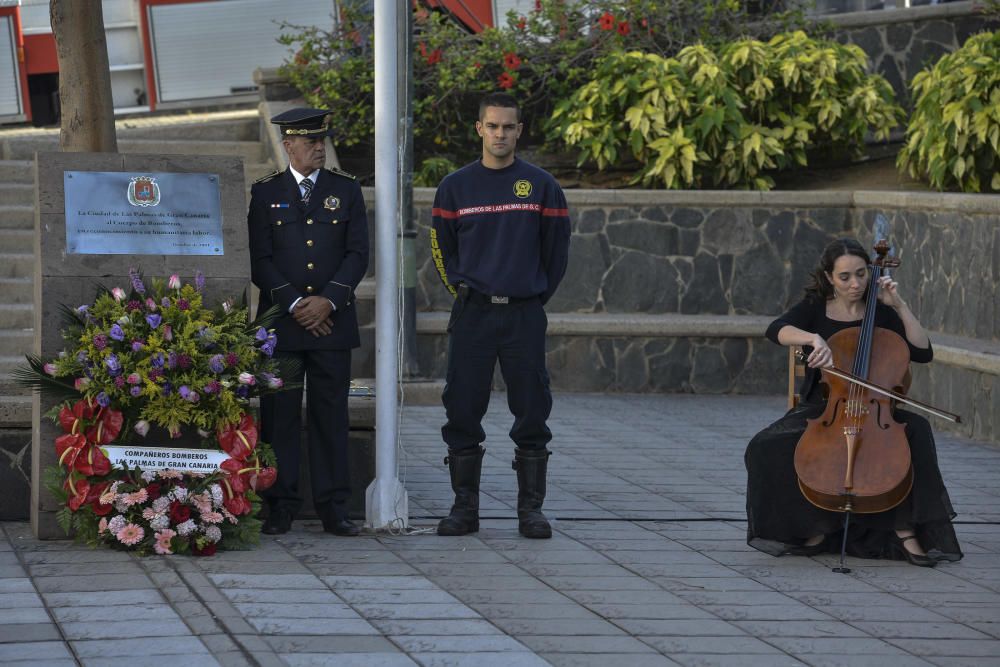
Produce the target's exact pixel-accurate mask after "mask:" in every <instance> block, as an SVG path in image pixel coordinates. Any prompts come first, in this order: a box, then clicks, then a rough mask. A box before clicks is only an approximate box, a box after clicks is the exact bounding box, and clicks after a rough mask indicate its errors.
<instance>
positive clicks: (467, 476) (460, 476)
mask: <svg viewBox="0 0 1000 667" xmlns="http://www.w3.org/2000/svg"><path fill="white" fill-rule="evenodd" d="M484 454H486V448H485V447H483V446H481V445H478V446H476V447H472V448H469V449H449V450H448V456H446V457H444V462H445V464H447V466H448V471H449V472H450V473H451V488H452V490H453V491H454V492H455V504H454V505H452V506H451V513H450V514H448V516H446V517H445V518H443V519H441V521H440V523H438V529H437V534H438V535H468V534H469V533H475V532H477V531H478V530H479V473H480V472H481V471H482V469H483V455H484Z"/></svg>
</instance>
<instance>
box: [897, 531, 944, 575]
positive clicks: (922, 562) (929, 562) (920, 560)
mask: <svg viewBox="0 0 1000 667" xmlns="http://www.w3.org/2000/svg"><path fill="white" fill-rule="evenodd" d="M916 539H917V536H916V535H907V536H906V537H900V536H899V535H896V534H895V533H893V541H892V542H890V546H891V547H892V551H893V553H894V554H895V555H897V556H902V557H903V558H905V559H906V561H907V562H908V563H909V564H910V565H916V566H917V567H934V566H935V565H937V564H938V561H937V559H936V558H931V557H930V556H921V555H920V554H915V553H913V552H912V551H910V550H909V549H907V548H906V545H905V544H904V542H906V541H907V540H916ZM917 544H919V542H917Z"/></svg>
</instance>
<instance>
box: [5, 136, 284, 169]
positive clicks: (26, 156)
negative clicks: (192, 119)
mask: <svg viewBox="0 0 1000 667" xmlns="http://www.w3.org/2000/svg"><path fill="white" fill-rule="evenodd" d="M58 150H59V141H58V139H56V138H54V137H49V136H25V137H12V138H9V139H6V140H4V142H3V157H4V158H5V159H8V160H31V159H34V157H35V153H36V152H46V151H58ZM118 152H119V153H145V154H152V155H202V156H203V155H236V156H238V157H242V158H243V160H244V161H246V162H252V163H259V162H262V161H264V160H265V159H266V158H267V156H266V154H265V152H264V146H263V144H261V143H260V142H259V141H197V140H190V139H138V138H136V139H122V140H121V141H119V142H118Z"/></svg>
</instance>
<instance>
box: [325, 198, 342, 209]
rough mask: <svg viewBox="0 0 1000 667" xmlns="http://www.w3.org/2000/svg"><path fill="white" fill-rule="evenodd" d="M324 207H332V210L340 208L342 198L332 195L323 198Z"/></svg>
mask: <svg viewBox="0 0 1000 667" xmlns="http://www.w3.org/2000/svg"><path fill="white" fill-rule="evenodd" d="M323 208H327V209H330V210H331V211H333V210H335V209H338V208H340V200H339V199H337V198H336V197H334V196H333V195H330V196H329V197H327V198H326V199H324V200H323Z"/></svg>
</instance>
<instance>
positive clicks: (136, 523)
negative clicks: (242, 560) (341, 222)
mask: <svg viewBox="0 0 1000 667" xmlns="http://www.w3.org/2000/svg"><path fill="white" fill-rule="evenodd" d="M129 283H130V288H131V289H130V291H129V293H126V292H125V290H123V289H122V288H120V287H114V288H113V289H110V290H109V289H107V288H103V287H102V288H100V289H99V291H98V295H97V297H96V298H95V299H94V302H93V304H90V305H82V306H79V307H78V308H76V309H70V308H67V307H64V308H63V310H64V319H65V323H64V326H63V329H62V337H63V340H64V342H65V344H66V349H64V350H63V351H62V352H60V353H59V355H58V357H57V358H55V359H53V360H51V361H49V362H43V361H42V360H41V359H38V358H33V357H29V358H28V366H29V367H28V368H22V369H19V371H18V373H17V376H18V379H19V380H20V381H21V382H22V383H23V384H25V385H27V386H30V387H32V388H34V389H37V390H39V391H42V392H44V393H46V394H47V395H49V396H52V397H53V398H55V399H56V400H57V401H59V404H58V405H56V407H55V408H53V409H52V410H51V411H50V412H49V413H48V414H47V416H49V417H51V418H53V420H54V421H56V422H57V423H58V424H59V425H60V426H61V427H62V430H63V431H64V433H63V434H62V435H60V436H59V437H57V438H56V441H55V446H56V453H57V454H58V456H59V461H58V464H57V465H56V466H53V467H50V468H49V469H47V470H46V471H45V480H44V481H45V485H46V487H47V488H48V489H49V490H50V491H51V492H52V493H53V494H54V495H55V496H56V498H57V499H58V500H59V501H60V502H61V504H62V505H63V508H62V509H61V510H60V511H59V512H58V513H57V520H58V522H59V525H60V526H61V527H62V528H63V530H65V531H66V533H67V534H70V533H75V535H76V538H77V539H78V540H80V541H83V542H86V543H88V544H90V545H91V546H98V545H100V544H105V545H108V546H110V547H113V548H118V549H126V550H132V551H136V552H138V553H140V554H147V553H150V552H155V553H158V554H171V553H192V554H195V555H201V556H208V555H212V554H214V553H215V551H216V549H218V548H224V549H225V548H229V549H240V548H247V547H249V546H251V545H253V544H256V543H257V542H258V541H259V538H260V521H259V520H258V519H257V512H258V510H259V509H260V497H259V496H258V495H257V494H258V492H259V491H262V490H264V489H266V488H268V487H269V486H271V484H273V483H274V480H275V478H276V475H277V471H276V469H275V467H274V454H273V452H272V451H271V449H270V446H269V445H267V444H266V443H264V442H261V441H260V440H259V438H258V429H257V424H256V422H255V419H254V415H253V411H252V409H251V407H250V399H251V398H254V397H256V396H261V395H263V394H266V393H269V392H273V391H279V390H281V389H282V388H283V386H284V383H283V381H282V380H281V377H280V376H281V375H282V373H281V372H280V370H279V368H278V363H277V361H276V360H275V359H273V357H272V355H273V353H274V349H275V345H276V344H277V338H276V337H275V335H274V333H273V331H269V330H268V329H267V328H266V326H267V325H268V324H269V323H270V322H271V321H273V319H274V317H275V316H276V314H277V311H276V310H275V309H271V310H270V311H268V312H267V313H263V314H261V315H260V316H258V318H257V320H256V321H254V322H252V323H250V322H248V310H247V308H246V303H245V302H246V299H245V295H244V303H243V305H242V306H241V307H234V305H233V302H232V301H231V300H226V301H224V302H223V303H222V304H221V306H220V307H219V308H217V309H214V310H212V309H208V308H206V307H205V306H204V305H203V302H202V290H203V288H204V284H205V279H204V276H203V275H202V274H201V272H200V271H199V272H198V273H197V274H196V275H195V280H194V285H190V284H184V285H182V284H181V281H180V278H179V277H178V276H177V275H172V276H170V278H169V279H167V280H166V281H164V280H163V279H155V278H154V279H153V280H151V281H150V286H149V287H148V288H147V286H146V284H145V283H144V281H143V278H142V276H141V275H140V273H139V272H138V271H137V270H136V269H130V270H129ZM151 429H158V432H162V433H164V434H166V435H167V436H169V438H171V439H176V438H180V437H181V436H182V435H184V434H185V433H187V434H190V433H191V432H197V434H198V436H199V437H200V439H201V440H200V444H199V445H198V446H200V447H204V448H213V449H219V448H221V449H222V451H223V452H225V454H226V455H228V458H226V459H225V460H224V461H223V462H222V463H221V464H220V466H219V469H218V470H217V471H215V472H211V473H199V472H189V471H181V470H174V469H162V470H150V469H146V470H143V469H140V468H132V469H130V468H128V467H127V466H125V467H116V466H113V465H112V461H111V460H110V459H109V458H108V455H107V451H106V450H105V449H104V448H103V447H104V446H107V445H111V444H112V443H114V444H122V445H136V444H138V445H142V444H143V440H144V438H146V436H147V434H148V433H149V432H150V430H151Z"/></svg>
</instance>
